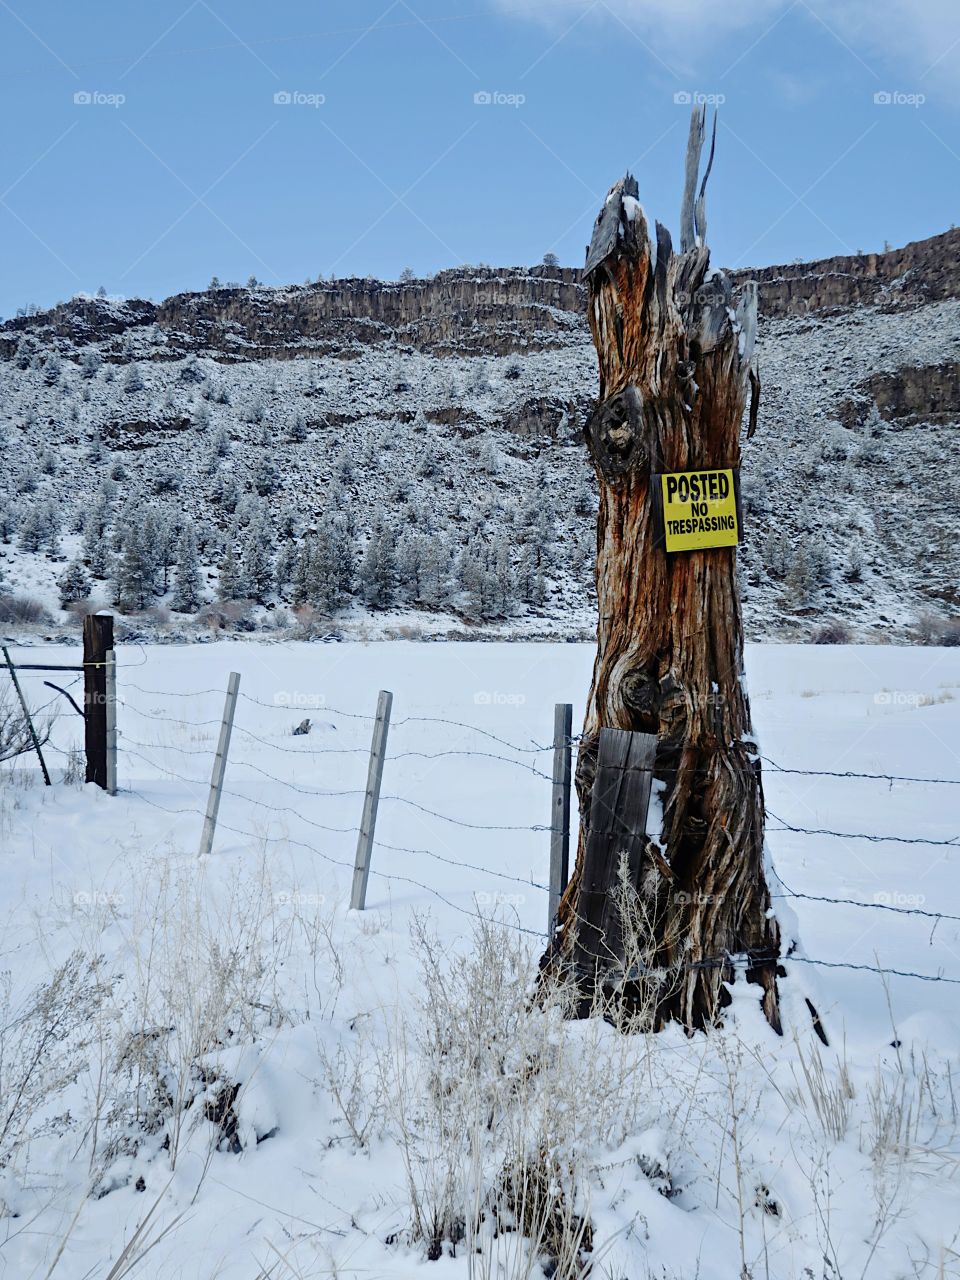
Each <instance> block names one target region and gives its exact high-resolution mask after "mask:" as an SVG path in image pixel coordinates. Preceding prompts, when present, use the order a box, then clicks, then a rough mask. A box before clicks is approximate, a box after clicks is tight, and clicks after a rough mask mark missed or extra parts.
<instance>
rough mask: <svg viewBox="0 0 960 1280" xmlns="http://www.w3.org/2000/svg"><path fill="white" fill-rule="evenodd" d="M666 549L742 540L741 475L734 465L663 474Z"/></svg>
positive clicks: (697, 548) (698, 547)
mask: <svg viewBox="0 0 960 1280" xmlns="http://www.w3.org/2000/svg"><path fill="white" fill-rule="evenodd" d="M658 479H659V481H660V494H659V496H660V500H661V501H660V505H661V507H662V511H663V539H664V548H665V549H666V550H667V551H701V550H703V549H704V548H706V547H735V546H736V545H737V543H738V542H739V541H740V509H739V502H738V498H739V493H738V489H739V485H738V480H739V477H738V475H737V473H736V472H735V471H734V469H733V468H732V467H726V468H724V469H722V470H716V471H675V472H672V473H670V474H667V475H660V476H659V477H658Z"/></svg>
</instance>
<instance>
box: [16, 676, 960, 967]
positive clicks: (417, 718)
mask: <svg viewBox="0 0 960 1280" xmlns="http://www.w3.org/2000/svg"><path fill="white" fill-rule="evenodd" d="M145 660H146V659H144V661H145ZM16 665H18V666H19V667H20V669H24V668H25V667H27V668H29V664H22V665H21V664H16ZM39 665H40V664H38V669H39ZM87 665H96V666H102V665H104V664H103V663H96V664H87ZM132 665H143V664H142V663H138V664H132ZM71 669H72V670H75V671H79V670H82V668H81V667H74V668H71ZM120 670H121V671H122V670H123V668H120ZM78 678H79V677H78ZM70 683H71V684H75V683H76V680H74V681H72V682H70ZM123 686H124V688H127V687H129V688H131V689H135V690H137V691H139V692H141V693H143V694H146V695H148V696H151V697H171V696H172V697H180V698H196V697H199V696H207V695H211V696H212V695H214V694H216V695H217V696H222V694H223V690H222V689H209V690H195V691H192V692H187V691H182V690H159V689H149V688H146V687H144V686H140V685H137V684H134V683H133V682H132V681H127V680H124V681H123ZM68 687H69V686H68ZM57 692H58V695H59V694H62V693H63V691H62V690H59V689H58V690H57ZM238 698H240V699H243V700H244V701H245V702H248V703H251V704H254V705H257V706H260V707H264V708H268V709H273V710H280V711H283V712H284V713H285V714H286V715H288V716H289V715H291V714H295V713H297V712H299V711H303V712H307V711H310V710H311V708H308V707H303V708H301V707H297V706H292V705H290V704H288V703H277V702H267V701H264V700H263V699H260V698H257V697H254V696H252V695H249V694H246V693H243V692H238ZM56 701H57V698H56V697H54V698H51V699H49V700H48V701H47V702H45V703H44V704H43V705H42V706H41V707H40V708H39V710H38V711H36V712H34V713H33V714H35V715H40V714H42V713H43V712H44V711H46V710H47V708H48V707H50V706H52V705H53V704H54V703H55V702H56ZM120 705H122V706H123V707H124V708H125V709H128V710H130V711H132V712H133V713H134V714H136V715H138V716H140V717H142V718H144V719H148V720H150V719H152V720H157V721H159V722H161V723H170V724H174V725H177V726H180V727H184V728H205V727H208V726H213V725H220V724H221V721H220V720H200V721H194V720H190V719H185V718H183V717H177V716H168V715H164V714H163V713H162V712H150V711H144V710H142V709H141V708H140V707H137V706H134V705H132V704H131V703H129V702H127V701H123V702H122V703H121V704H120ZM313 710H315V711H316V712H317V713H318V714H329V715H331V716H343V717H346V718H348V719H351V720H355V721H359V722H364V723H367V724H372V723H373V722H374V720H375V717H374V716H372V715H369V714H365V713H358V712H351V711H347V710H344V709H342V708H336V707H329V706H323V707H317V708H315V709H313ZM64 718H66V719H69V720H73V718H74V717H73V713H71V712H68V711H66V710H63V711H56V712H52V713H50V714H49V715H47V716H46V717H45V719H46V720H48V721H50V722H58V721H59V720H61V719H64ZM416 724H424V725H446V726H450V727H452V728H456V729H460V730H464V731H467V732H470V733H474V734H477V735H479V736H481V737H483V738H485V739H487V740H489V741H491V742H495V743H497V744H498V745H500V746H502V747H504V748H506V749H507V750H509V751H511V752H515V753H517V754H518V755H522V756H527V757H530V756H539V755H540V754H544V753H547V752H550V751H555V750H556V749H557V746H558V745H559V746H560V747H566V748H567V749H573V748H575V747H576V746H577V745H578V744H579V741H580V735H574V734H570V733H568V734H567V735H566V736H565V737H564V738H562V740H561V739H558V740H556V741H555V742H554V743H553V744H552V745H550V746H543V747H541V746H539V745H536V743H535V740H534V745H529V746H528V745H520V744H518V743H515V742H512V741H510V740H509V739H507V738H505V737H501V736H500V735H498V734H496V733H492V732H490V731H488V730H486V729H484V728H482V727H481V726H479V725H475V724H470V723H469V722H467V721H462V720H456V719H449V718H446V717H443V716H421V715H410V716H406V717H404V718H402V719H400V720H397V721H394V722H393V724H392V726H391V728H392V729H396V730H398V729H400V728H402V727H404V726H407V725H416ZM234 728H235V730H236V732H238V733H241V734H243V735H244V736H245V737H246V738H248V739H250V740H251V741H253V742H256V743H258V744H260V745H262V746H264V747H266V748H268V749H269V750H275V751H280V752H284V753H286V754H291V755H300V756H303V757H304V758H305V759H306V760H309V759H311V758H313V757H322V756H326V755H354V754H356V755H368V754H369V751H368V748H365V747H326V748H316V747H307V746H299V745H298V746H292V745H290V746H287V745H284V744H281V743H279V742H276V741H271V740H270V739H268V738H264V737H262V736H260V735H258V734H257V733H255V732H254V731H253V730H251V729H248V728H247V727H246V726H244V725H242V724H240V723H237V724H236V725H235V726H234ZM48 745H49V746H50V747H51V749H52V750H54V751H56V752H57V753H58V754H60V755H64V756H66V755H69V754H70V753H69V751H64V750H63V748H61V747H59V746H57V745H56V744H55V743H52V742H51V743H49V744H48ZM119 747H120V749H121V750H122V751H124V752H126V753H127V754H129V755H131V756H133V757H135V758H137V759H139V760H141V761H143V762H144V763H145V764H146V765H148V766H149V767H150V768H152V769H155V770H157V771H158V772H159V773H161V774H164V775H166V776H168V777H170V778H172V779H174V780H176V781H177V782H180V783H182V784H186V785H191V786H202V785H205V782H204V780H201V779H195V778H189V777H185V776H183V775H182V774H179V773H177V772H176V771H175V770H173V769H169V768H167V767H165V766H164V765H161V764H160V763H159V762H158V761H157V760H155V759H151V758H150V756H148V755H143V754H142V753H141V752H139V751H136V750H133V749H132V748H134V747H142V748H144V749H145V750H147V751H149V752H161V751H176V752H179V753H180V754H183V755H185V756H188V755H197V756H203V757H205V758H207V759H209V757H210V754H211V748H209V747H200V748H191V747H187V746H179V745H176V744H173V743H169V744H164V743H159V742H158V743H147V742H141V741H138V740H137V739H135V738H130V737H127V735H126V734H123V735H120V742H119ZM445 756H450V757H466V758H470V757H473V758H477V759H490V760H494V761H498V762H502V763H505V764H508V765H512V766H514V767H517V768H520V769H523V770H524V771H525V772H529V773H531V774H532V775H533V776H535V777H537V778H538V779H541V780H543V781H545V782H550V783H551V784H553V781H554V780H553V779H552V778H551V777H550V776H549V775H548V774H547V773H545V772H543V771H542V770H541V769H538V768H537V767H536V764H534V763H531V762H529V761H527V760H522V759H514V758H512V757H510V756H507V755H501V754H499V753H496V752H492V751H484V750H474V749H469V748H459V747H458V748H455V749H454V748H451V749H449V750H435V751H434V750H430V751H421V750H416V749H412V748H411V749H408V750H400V751H396V752H394V753H392V754H389V755H387V754H384V761H390V762H393V761H399V760H402V759H414V758H418V759H424V760H431V761H432V760H438V759H442V758H443V757H445ZM757 758H759V759H760V760H762V761H763V763H764V765H765V766H766V767H768V768H769V769H770V770H771V771H772V772H774V773H783V774H788V775H795V776H801V777H835V778H839V779H843V780H846V779H862V780H868V781H873V782H887V783H891V784H892V783H894V782H899V783H904V784H907V785H911V784H913V785H946V786H960V779H953V778H940V777H923V776H914V775H902V774H893V773H882V772H878V773H867V772H858V771H856V770H843V771H841V770H829V769H801V768H794V767H791V766H784V765H782V764H781V763H779V762H778V761H776V760H774V759H772V758H770V757H768V756H764V755H761V756H759V757H757ZM235 766H236V767H244V768H247V769H250V770H253V771H254V772H256V773H258V774H260V775H261V776H262V777H263V778H264V779H266V780H268V781H269V782H271V783H273V784H276V785H279V786H285V787H287V788H289V789H290V790H292V791H295V792H298V793H300V794H303V795H307V796H314V797H316V798H318V799H323V798H336V797H348V796H358V795H363V794H365V793H364V791H363V789H362V788H353V789H349V790H347V789H345V790H330V791H327V790H323V789H321V788H309V787H304V786H301V785H299V784H298V783H296V782H293V781H290V780H288V779H286V778H282V777H279V776H277V775H275V774H273V773H270V772H269V771H268V770H267V769H264V768H262V767H261V766H260V765H258V764H254V763H253V762H251V761H247V760H242V759H241V760H235V761H234V760H231V761H230V767H231V768H233V767H235ZM221 793H222V794H223V795H226V796H230V797H232V798H234V799H236V800H240V801H244V802H246V803H249V804H251V805H254V806H256V807H257V808H260V809H263V810H266V811H268V812H272V813H276V814H289V815H292V816H293V817H295V818H296V819H297V820H299V821H301V822H303V823H305V824H307V825H309V826H312V827H314V828H315V829H317V830H319V831H323V832H330V833H334V834H344V835H347V834H355V833H357V832H358V827H357V826H356V825H354V826H348V827H339V826H332V825H328V824H325V823H322V822H318V821H316V820H315V819H313V818H310V817H308V816H306V815H305V814H304V813H302V812H301V811H300V809H298V808H293V807H291V806H284V805H277V804H274V803H272V802H269V801H265V800H258V799H255V798H253V797H251V796H250V795H247V794H243V793H241V792H237V791H235V790H229V789H227V788H226V787H225V786H222V780H221ZM128 794H132V795H134V796H136V797H138V798H139V799H141V800H143V801H144V802H145V803H147V804H150V805H152V806H153V807H155V808H157V809H159V810H161V811H163V812H166V813H170V814H183V815H195V816H198V817H201V818H203V817H204V816H205V815H204V814H203V813H202V812H201V810H199V809H192V808H170V807H168V806H166V805H163V804H160V803H158V802H156V801H155V800H152V799H151V798H150V797H148V796H146V795H143V794H142V793H141V792H139V791H132V792H128ZM381 800H382V801H383V802H384V803H386V802H388V801H389V802H391V803H394V804H402V805H405V806H408V807H410V808H412V809H414V810H416V811H418V812H420V813H423V814H425V815H427V816H429V817H432V818H435V819H437V820H439V821H443V822H446V823H450V824H453V825H455V826H458V827H461V828H466V829H470V830H477V831H481V830H488V831H491V832H503V831H518V832H526V831H529V832H536V833H540V832H550V833H551V834H553V835H555V834H557V833H556V832H555V831H554V829H553V827H551V826H550V825H548V824H545V823H535V824H530V825H523V824H495V823H480V822H471V821H467V820H465V819H462V818H459V817H456V816H453V815H451V814H446V813H442V812H439V811H437V810H435V809H432V808H430V807H428V806H426V805H423V804H420V803H419V802H418V801H415V800H412V799H411V798H410V797H408V796H405V795H400V794H389V795H383V796H382V797H381ZM768 814H769V816H770V817H771V818H772V819H773V821H774V822H775V823H777V824H779V825H778V826H775V827H772V828H770V831H771V833H772V834H773V833H776V832H777V831H789V832H791V833H794V834H798V835H801V836H809V837H827V838H833V839H847V840H854V839H856V840H865V841H870V842H874V843H891V844H903V845H922V846H926V847H932V848H950V847H953V846H958V847H960V835H958V836H954V837H951V838H946V839H933V838H927V837H922V836H897V835H889V834H885V833H882V832H858V831H835V830H832V829H829V828H811V827H805V826H799V825H794V824H792V823H789V822H788V821H787V820H786V819H784V818H782V817H781V816H780V815H779V814H777V813H775V812H773V811H772V810H768ZM218 827H219V828H220V829H222V830H224V831H229V832H230V833H231V834H233V835H236V836H238V837H241V838H244V839H249V840H258V839H259V840H265V841H268V842H270V843H287V844H290V845H292V846H295V847H301V848H303V849H305V850H308V851H309V852H311V853H313V854H316V855H317V856H319V857H321V858H323V859H325V860H326V861H327V862H329V863H331V864H334V865H337V866H342V867H344V869H345V870H353V869H354V864H353V863H352V862H350V861H348V860H345V859H340V858H336V857H333V856H332V855H329V854H327V853H325V852H324V851H323V850H322V849H318V848H317V847H316V846H314V845H311V844H309V843H306V842H304V841H301V840H297V839H294V838H292V837H290V836H288V835H276V836H269V835H260V834H257V833H255V832H251V831H246V830H241V829H239V828H237V827H231V826H227V825H226V824H223V823H219V822H218ZM374 847H376V848H380V849H383V850H390V851H392V852H395V853H404V854H410V855H415V856H421V855H422V856H425V857H429V858H431V859H433V860H435V861H438V862H442V863H445V864H447V865H449V866H453V867H462V868H463V869H465V870H471V871H475V872H478V873H480V874H482V875H485V876H491V877H493V878H495V879H499V880H503V881H509V882H512V883H515V884H517V885H521V886H523V887H524V888H528V889H535V890H537V891H538V892H545V893H547V894H549V893H550V886H549V885H546V884H541V883H539V882H538V881H536V880H534V879H533V878H532V876H530V877H528V878H525V877H522V876H519V875H513V874H510V873H509V872H506V871H498V870H495V869H494V868H492V867H486V866H483V865H481V864H478V863H475V862H468V861H465V860H463V859H460V858H457V857H448V856H446V855H444V854H442V853H439V852H437V851H435V850H432V849H429V848H415V847H412V846H404V845H399V844H392V843H390V842H389V841H383V840H379V839H377V838H376V837H375V835H374V838H373V839H372V840H371V848H374ZM369 874H370V875H374V876H378V877H380V879H382V880H384V881H386V882H387V883H391V882H396V883H403V884H408V885H412V886H414V887H417V888H419V889H421V890H423V891H424V892H426V893H428V894H430V895H432V896H433V897H434V898H436V899H438V900H439V901H442V902H444V903H445V904H446V905H448V906H450V907H451V908H453V909H454V910H456V911H458V912H460V913H462V914H465V915H470V916H474V915H475V914H476V913H475V911H471V910H468V909H466V908H464V907H463V906H461V905H459V904H457V903H456V902H453V901H451V900H450V899H449V898H448V897H446V896H445V895H444V894H442V893H440V892H438V891H437V890H436V889H435V888H433V886H431V885H429V884H423V883H422V882H420V881H418V880H416V879H415V878H414V877H410V876H404V875H401V874H398V873H394V872H385V871H381V870H379V869H378V868H377V867H376V866H375V865H370V866H369ZM778 879H779V884H780V886H781V887H782V890H783V892H779V893H776V894H774V895H773V897H775V898H794V899H798V900H805V901H811V902H820V903H824V904H829V905H844V906H851V907H856V908H858V909H868V910H878V911H886V912H892V913H894V914H897V915H903V916H916V917H919V918H923V919H926V920H931V921H935V922H939V921H941V920H942V921H949V922H953V923H960V915H957V914H952V913H950V912H947V911H943V912H940V911H929V910H926V909H925V908H922V907H919V906H900V905H897V904H894V903H886V902H866V901H862V900H859V899H856V898H849V897H839V896H837V897H834V896H831V895H828V894H814V893H805V892H798V891H795V890H793V889H791V888H790V886H789V885H787V884H786V883H785V882H784V881H783V880H782V878H779V877H778ZM506 923H507V924H508V927H510V928H513V929H516V930H517V931H518V932H520V933H523V934H527V935H529V936H534V937H540V938H542V937H543V936H544V935H545V933H546V932H547V930H544V931H540V930H535V929H529V928H525V927H522V926H520V925H519V924H511V923H509V922H506ZM790 961H796V962H797V963H803V964H810V965H815V966H819V967H824V968H829V969H847V970H850V971H855V972H869V973H876V974H879V975H891V976H899V977H904V978H913V979H916V980H919V981H924V982H944V983H949V984H952V985H960V978H951V977H949V976H947V975H944V974H942V973H941V974H925V973H919V972H913V971H908V970H901V969H896V968H889V967H885V966H882V965H871V964H860V963H856V962H853V961H849V962H848V961H837V960H828V959H820V958H817V957H810V956H801V955H789V956H783V957H781V958H780V962H781V963H784V964H789V963H790ZM758 963H763V960H762V958H757V957H752V958H751V957H742V958H741V957H736V956H729V955H724V956H718V957H706V958H704V959H702V960H699V961H695V962H691V966H693V965H696V966H702V967H710V966H714V965H715V966H730V967H736V966H738V965H751V964H753V965H756V964H758Z"/></svg>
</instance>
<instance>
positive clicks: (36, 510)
mask: <svg viewBox="0 0 960 1280" xmlns="http://www.w3.org/2000/svg"><path fill="white" fill-rule="evenodd" d="M45 532H46V530H45V527H44V519H43V508H42V507H40V506H38V505H37V504H36V503H34V504H32V505H31V506H29V507H27V509H26V511H25V512H24V514H23V519H22V520H21V521H20V530H19V538H20V549H21V550H22V551H39V550H40V547H41V544H42V543H43V538H44V534H45Z"/></svg>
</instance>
